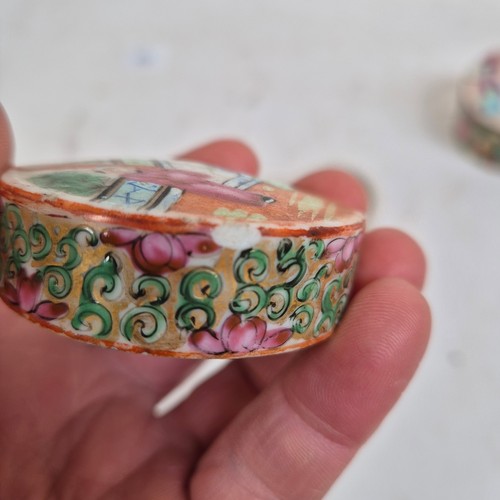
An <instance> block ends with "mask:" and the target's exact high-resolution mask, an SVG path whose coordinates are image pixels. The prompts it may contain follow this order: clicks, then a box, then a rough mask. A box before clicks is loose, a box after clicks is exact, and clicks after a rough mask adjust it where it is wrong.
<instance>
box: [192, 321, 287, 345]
mask: <svg viewBox="0 0 500 500" xmlns="http://www.w3.org/2000/svg"><path fill="white" fill-rule="evenodd" d="M291 336H292V330H290V329H289V328H277V329H274V330H269V331H268V330H267V324H266V322H265V321H263V320H262V319H260V318H251V319H248V320H243V319H242V318H241V316H239V315H237V314H233V315H231V316H229V317H228V318H227V319H226V320H225V321H224V323H223V325H222V328H221V331H220V332H215V331H214V330H211V329H208V328H207V329H203V330H198V331H196V332H194V333H193V334H192V335H191V337H190V341H191V343H192V344H193V345H194V346H195V347H196V348H197V349H199V350H200V351H203V352H205V353H207V354H222V353H225V352H230V353H247V352H252V351H256V350H258V349H272V348H274V347H279V346H281V345H283V344H284V343H285V342H286V341H287V340H289V339H290V337H291Z"/></svg>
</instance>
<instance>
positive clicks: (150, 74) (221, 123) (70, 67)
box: [0, 0, 500, 500]
mask: <svg viewBox="0 0 500 500" xmlns="http://www.w3.org/2000/svg"><path fill="white" fill-rule="evenodd" d="M499 22H500V2H498V0H477V1H476V2H471V1H470V0H461V1H459V0H447V1H445V0H419V1H418V2H402V1H398V0H378V1H376V2H375V1H373V0H364V1H351V2H329V1H327V0H323V1H316V2H306V1H305V0H303V1H299V0H286V1H285V0H282V1H281V0H280V1H278V0H253V1H252V2H235V1H234V0H225V1H222V0H218V1H213V0H212V1H210V2H201V1H199V2H194V1H184V2H172V1H165V0H143V1H126V2H123V1H121V0H108V1H102V0H85V1H84V0H75V1H72V2H63V1H62V0H45V1H43V0H22V1H21V0H3V1H2V8H1V16H0V33H1V36H2V39H1V48H2V51H1V55H0V85H1V86H0V96H1V97H0V98H1V100H2V101H3V103H4V105H5V106H6V108H7V109H8V111H9V113H10V115H11V117H12V121H13V125H14V127H15V130H16V134H17V143H18V149H17V158H18V160H19V161H20V162H23V163H28V162H41V161H45V160H72V159H88V158H95V157H103V156H104V157H109V156H129V157H130V156H132V157H133V156H136V157H144V156H145V157H151V156H170V155H171V154H173V153H176V152H178V151H181V150H183V149H185V148H187V147H190V146H191V145H193V144H196V143H198V142H200V141H205V140H207V139H211V138H215V137H218V136H220V135H231V136H237V137H241V138H245V139H246V140H247V141H248V142H249V143H250V144H252V145H253V146H255V148H256V149H257V152H258V153H259V155H260V157H261V159H262V162H263V164H264V168H263V174H264V176H267V177H269V178H271V179H275V180H286V181H289V180H293V179H294V178H297V177H298V176H299V175H301V174H303V173H305V172H306V171H308V170H310V169H312V168H313V167H316V166H318V165H325V164H327V163H329V162H332V161H334V162H335V161H336V162H341V163H345V164H347V165H352V170H353V171H355V172H357V173H359V174H360V175H361V176H362V177H363V178H364V179H366V181H367V183H368V185H369V186H371V188H372V192H373V193H374V196H373V200H372V202H373V215H372V219H371V222H372V225H373V226H379V225H384V226H386V225H395V226H398V227H401V228H404V229H406V230H408V231H409V232H410V233H412V234H413V235H415V236H416V237H417V238H418V239H419V240H420V241H421V243H422V244H423V245H424V246H425V248H426V250H427V254H428V257H429V264H430V276H429V280H428V285H427V289H426V291H427V296H428V297H429V299H430V301H431V303H432V306H433V310H434V315H435V321H434V330H433V333H434V335H433V339H432V342H431V345H430V349H429V351H428V354H427V357H426V358H425V361H424V363H423V365H422V366H421V368H420V370H419V372H418V375H417V377H416V379H415V381H414V383H413V384H412V385H411V387H410V389H409V390H408V391H407V393H406V394H405V395H404V397H403V398H402V400H401V402H400V403H399V404H398V406H397V407H396V408H395V410H394V411H393V413H392V414H391V415H390V417H389V418H388V419H387V420H386V422H385V423H384V425H383V426H382V427H381V429H380V430H379V431H378V432H377V433H376V435H375V437H374V438H373V439H372V440H371V441H370V443H369V444H368V445H367V446H366V447H365V448H364V449H363V451H362V453H360V455H359V456H358V457H357V458H356V460H355V461H354V462H353V464H352V465H351V466H350V467H349V469H348V470H347V471H346V473H345V474H344V475H343V476H342V478H341V480H340V481H339V482H338V484H337V486H336V487H335V488H334V489H333V490H332V498H335V499H336V500H348V499H349V500H351V499H370V500H420V499H426V500H442V499H445V500H447V499H453V500H470V499H481V500H482V499H487V500H490V499H491V500H494V499H497V498H500V326H499V325H500V293H499V286H498V283H499V278H500V272H499V266H500V265H499V260H500V234H499V223H498V218H499V216H500V196H499V192H500V170H498V171H493V170H491V169H487V168H484V167H482V166H481V164H480V162H479V161H477V160H475V159H474V158H472V157H470V156H467V155H465V154H464V153H463V152H462V151H460V150H459V149H457V148H456V146H455V145H454V144H453V142H452V141H451V140H450V138H449V133H448V131H449V121H450V111H451V109H452V106H453V85H454V82H455V80H456V78H457V77H458V76H460V75H461V74H462V72H463V71H465V70H466V69H467V68H468V67H469V66H470V65H471V64H473V63H474V62H475V61H476V59H477V58H479V57H480V56H481V55H482V54H483V52H484V51H486V50H488V49H490V48H491V47H496V46H500V29H499V26H500V25H499Z"/></svg>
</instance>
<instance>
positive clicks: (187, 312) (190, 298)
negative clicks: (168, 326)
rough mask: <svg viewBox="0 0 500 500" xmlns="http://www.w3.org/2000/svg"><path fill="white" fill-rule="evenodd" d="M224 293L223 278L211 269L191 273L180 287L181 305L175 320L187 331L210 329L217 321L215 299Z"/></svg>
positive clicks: (198, 269) (194, 270)
mask: <svg viewBox="0 0 500 500" xmlns="http://www.w3.org/2000/svg"><path fill="white" fill-rule="evenodd" d="M221 291H222V278H221V277H220V276H219V274H218V273H217V272H215V271H214V270H213V269H211V268H209V267H199V268H195V269H193V270H192V271H189V272H188V273H187V274H186V275H185V276H184V278H182V281H181V284H180V287H179V295H180V297H179V304H180V306H179V307H178V308H177V311H176V314H175V319H176V323H177V326H178V327H179V328H181V329H186V330H189V331H191V330H198V329H201V328H210V327H212V326H213V324H214V323H215V320H216V313H215V309H214V299H215V298H216V297H217V296H218V295H219V294H220V293H221Z"/></svg>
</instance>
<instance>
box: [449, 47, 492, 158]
mask: <svg viewBox="0 0 500 500" xmlns="http://www.w3.org/2000/svg"><path fill="white" fill-rule="evenodd" d="M458 99H459V106H460V112H461V116H460V119H459V122H458V128H457V134H458V137H459V139H460V140H461V141H462V142H463V143H464V144H465V145H467V146H469V147H470V148H471V149H473V150H474V151H475V152H476V153H478V154H479V155H480V156H482V157H484V158H487V159H489V160H494V161H497V162H500V51H499V52H492V53H490V54H489V55H487V56H486V57H485V58H484V59H483V60H482V61H481V63H480V64H479V65H478V67H477V68H476V69H475V70H474V71H473V72H472V73H470V74H469V75H468V76H467V77H466V78H465V79H464V80H463V81H462V82H461V83H460V86H459V90H458Z"/></svg>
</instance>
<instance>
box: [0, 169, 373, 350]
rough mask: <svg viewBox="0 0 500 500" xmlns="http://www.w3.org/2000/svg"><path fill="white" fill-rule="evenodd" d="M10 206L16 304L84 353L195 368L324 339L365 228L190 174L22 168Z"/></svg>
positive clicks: (247, 182)
mask: <svg viewBox="0 0 500 500" xmlns="http://www.w3.org/2000/svg"><path fill="white" fill-rule="evenodd" d="M0 196H1V197H0V211H1V223H0V295H1V298H2V299H3V300H4V302H5V303H6V304H8V305H9V306H10V307H11V308H12V309H14V310H15V311H17V312H18V313H20V314H22V315H23V316H26V317H27V318H29V319H30V320H32V321H34V322H37V323H39V324H41V325H43V326H45V327H48V328H49V329H51V330H53V331H54V332H57V333H61V334H64V335H67V336H69V337H72V338H75V339H78V340H82V341H86V342H91V343H93V344H97V345H101V346H106V347H113V348H118V349H122V350H127V351H133V352H147V353H152V354H158V355H164V356H175V357H186V358H211V357H222V358H238V357H247V356H260V355H265V354H277V353H281V352H285V351H289V350H294V349H299V348H303V347H307V346H309V345H312V344H314V343H317V342H320V341H322V340H325V339H326V338H327V337H329V336H330V335H331V334H332V332H333V330H334V328H335V326H336V324H337V323H338V321H339V319H340V317H341V315H342V313H343V311H344V309H345V307H346V304H347V302H348V298H349V293H350V291H351V288H352V284H353V273H354V269H355V266H356V262H357V258H358V257H357V255H358V248H359V244H360V241H361V237H362V232H363V228H364V220H363V216H362V215H361V214H360V213H358V212H355V211H351V210H347V209H344V208H341V207H339V206H337V205H335V204H332V203H330V202H327V201H325V200H323V199H320V198H316V197H313V196H311V195H308V194H306V193H302V192H300V191H296V190H293V189H291V188H288V187H286V186H282V185H277V184H273V183H269V182H262V181H260V180H257V179H254V178H252V177H249V176H248V175H245V174H238V173H234V172H230V171H226V170H222V169H219V168H215V167H212V166H208V165H204V164H199V163H190V162H178V161H117V160H112V161H101V162H88V163H79V164H65V165H50V166H41V167H29V168H28V167H25V168H13V169H10V170H8V171H7V172H5V173H4V174H3V176H2V178H1V180H0Z"/></svg>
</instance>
